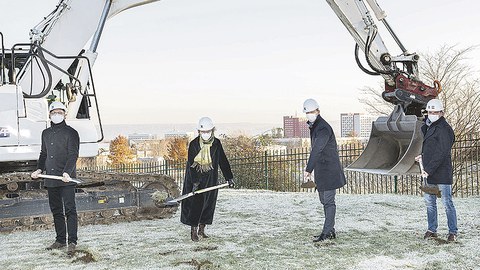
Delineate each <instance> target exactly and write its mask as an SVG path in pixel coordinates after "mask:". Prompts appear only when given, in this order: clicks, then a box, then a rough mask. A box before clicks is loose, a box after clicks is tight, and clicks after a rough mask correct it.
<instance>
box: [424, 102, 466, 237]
mask: <svg viewBox="0 0 480 270" xmlns="http://www.w3.org/2000/svg"><path fill="white" fill-rule="evenodd" d="M426 111H427V118H426V119H425V124H424V125H423V126H422V132H423V145H422V154H421V155H420V156H418V157H416V160H417V161H419V162H422V164H423V170H424V171H423V172H422V174H423V176H424V177H426V178H427V183H428V184H430V185H437V186H438V189H439V190H440V192H441V198H442V203H443V205H444V206H445V211H446V215H447V225H448V237H447V240H448V241H456V239H457V233H458V228H457V212H456V210H455V205H454V204H453V201H452V184H453V170H452V154H451V153H452V146H453V143H454V142H455V135H454V133H453V129H452V127H451V126H450V125H449V124H448V123H447V121H446V120H445V118H444V117H443V115H444V112H443V111H444V107H443V103H442V101H441V100H439V99H432V100H430V101H429V102H428V103H427V107H426ZM424 198H425V203H426V205H427V222H428V228H427V232H426V233H425V235H424V239H429V238H435V237H438V234H437V227H438V220H437V196H436V195H435V194H429V193H426V192H425V194H424Z"/></svg>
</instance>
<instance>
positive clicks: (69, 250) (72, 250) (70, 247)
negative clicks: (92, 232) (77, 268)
mask: <svg viewBox="0 0 480 270" xmlns="http://www.w3.org/2000/svg"><path fill="white" fill-rule="evenodd" d="M76 249H77V244H75V243H68V248H67V255H69V256H72V255H73V254H75V250H76Z"/></svg>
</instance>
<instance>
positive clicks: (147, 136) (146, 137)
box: [128, 133, 157, 145]
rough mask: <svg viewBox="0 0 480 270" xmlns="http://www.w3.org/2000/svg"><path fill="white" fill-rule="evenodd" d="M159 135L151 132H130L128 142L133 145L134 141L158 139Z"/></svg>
mask: <svg viewBox="0 0 480 270" xmlns="http://www.w3.org/2000/svg"><path fill="white" fill-rule="evenodd" d="M156 139H157V135H154V134H149V133H133V134H128V143H129V144H130V145H131V144H132V143H135V142H139V141H148V140H156Z"/></svg>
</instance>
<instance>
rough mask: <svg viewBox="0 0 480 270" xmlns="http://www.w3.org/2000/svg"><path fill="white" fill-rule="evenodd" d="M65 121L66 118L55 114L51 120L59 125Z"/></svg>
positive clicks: (51, 116)
mask: <svg viewBox="0 0 480 270" xmlns="http://www.w3.org/2000/svg"><path fill="white" fill-rule="evenodd" d="M64 119H65V116H64V115H62V114H58V113H54V114H52V115H50V120H52V122H53V123H54V124H59V123H61V122H62V121H63V120H64Z"/></svg>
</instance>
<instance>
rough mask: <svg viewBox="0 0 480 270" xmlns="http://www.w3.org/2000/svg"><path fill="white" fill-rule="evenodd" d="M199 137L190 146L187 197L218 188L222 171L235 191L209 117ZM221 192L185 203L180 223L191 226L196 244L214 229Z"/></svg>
mask: <svg viewBox="0 0 480 270" xmlns="http://www.w3.org/2000/svg"><path fill="white" fill-rule="evenodd" d="M197 129H198V133H199V136H198V137H196V138H195V139H193V140H192V141H191V142H190V145H189V147H188V161H187V168H186V172H185V180H184V182H183V192H182V193H183V194H187V193H190V192H192V191H195V190H199V189H204V188H207V187H212V186H216V185H218V167H219V166H220V169H221V170H222V174H223V177H224V178H225V179H226V180H227V181H228V183H229V187H231V188H233V187H234V182H233V174H232V170H231V168H230V163H229V162H228V160H227V157H226V155H225V152H224V150H223V147H222V144H221V143H220V140H219V139H217V138H215V135H214V130H215V126H214V125H213V122H212V120H211V119H210V118H208V117H202V118H201V119H200V121H199V123H198V127H197ZM217 195H218V190H212V191H209V192H205V193H200V194H196V195H195V196H192V197H190V198H188V199H185V200H183V201H182V212H181V217H180V221H181V222H182V223H183V224H185V225H189V226H190V227H191V228H190V236H191V239H192V241H198V236H202V237H203V238H208V236H207V234H206V233H205V226H206V225H207V224H209V225H211V224H212V222H213V215H214V213H215V205H216V203H217Z"/></svg>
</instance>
